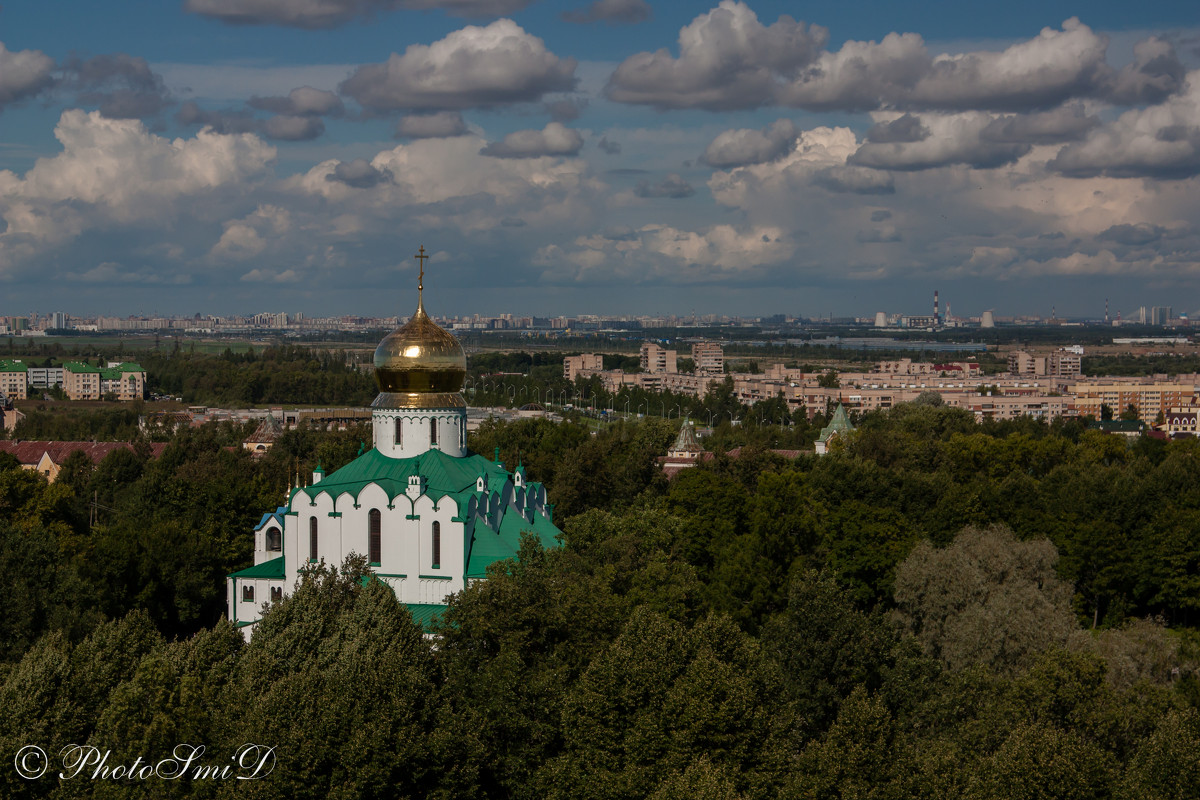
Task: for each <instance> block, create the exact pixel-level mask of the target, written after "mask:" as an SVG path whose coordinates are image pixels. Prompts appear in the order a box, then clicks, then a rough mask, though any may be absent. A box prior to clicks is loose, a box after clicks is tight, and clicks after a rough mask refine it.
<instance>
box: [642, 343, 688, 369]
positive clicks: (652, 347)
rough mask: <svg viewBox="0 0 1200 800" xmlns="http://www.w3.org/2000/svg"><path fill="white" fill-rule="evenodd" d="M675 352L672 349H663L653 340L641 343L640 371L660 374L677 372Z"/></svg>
mask: <svg viewBox="0 0 1200 800" xmlns="http://www.w3.org/2000/svg"><path fill="white" fill-rule="evenodd" d="M676 359H677V354H676V352H675V351H674V350H664V349H663V348H662V347H659V346H658V345H657V344H655V343H654V342H643V343H642V361H641V367H642V372H647V373H650V374H651V375H661V374H663V373H667V372H678V371H679V368H678V365H677V363H676Z"/></svg>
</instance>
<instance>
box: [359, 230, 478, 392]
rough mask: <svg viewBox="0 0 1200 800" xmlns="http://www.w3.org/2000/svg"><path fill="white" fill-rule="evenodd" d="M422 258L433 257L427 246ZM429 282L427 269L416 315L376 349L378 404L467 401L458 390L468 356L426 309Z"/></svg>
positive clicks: (460, 386) (419, 289)
mask: <svg viewBox="0 0 1200 800" xmlns="http://www.w3.org/2000/svg"><path fill="white" fill-rule="evenodd" d="M418 258H428V256H425V248H424V247H422V248H421V254H420V255H419V256H418ZM423 266H424V265H422V267H423ZM423 283H424V269H422V275H421V282H419V283H418V284H417V310H416V313H414V314H413V316H412V319H410V320H409V321H408V322H407V323H405V324H404V325H403V326H402V327H400V328H399V329H397V330H395V331H392V332H391V333H389V334H388V335H387V336H386V337H384V339H383V341H382V342H380V343H379V346H378V347H377V348H375V380H376V382H377V383H378V384H379V391H380V392H381V394H380V395H379V397H377V398H376V400H375V403H374V404H373V405H376V406H380V405H386V406H391V407H397V406H398V407H409V408H411V407H420V408H426V407H430V406H461V405H463V401H462V398H461V397H460V396H458V393H459V392H461V391H462V387H463V381H464V380H465V379H466V377H467V356H466V354H465V353H464V352H463V349H462V345H460V344H459V343H458V339H456V338H454V336H453V335H451V334H450V333H449V332H447V331H445V330H443V329H442V328H441V327H439V326H438V324H437V323H436V322H434V321H433V320H432V319H430V318H429V315H428V314H426V313H425V303H424V300H423V299H422V297H421V294H422V291H423V285H422V284H423ZM434 395H436V397H435V396H434Z"/></svg>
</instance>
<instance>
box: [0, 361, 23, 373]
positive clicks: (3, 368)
mask: <svg viewBox="0 0 1200 800" xmlns="http://www.w3.org/2000/svg"><path fill="white" fill-rule="evenodd" d="M28 369H29V367H27V366H25V365H24V364H23V363H21V362H20V361H0V372H25V371H27V370H28Z"/></svg>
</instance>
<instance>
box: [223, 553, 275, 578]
mask: <svg viewBox="0 0 1200 800" xmlns="http://www.w3.org/2000/svg"><path fill="white" fill-rule="evenodd" d="M228 577H230V578H267V579H273V580H280V581H281V580H283V578H284V575H283V556H280V557H279V558H273V559H271V560H270V561H264V562H262V563H261V564H255V565H254V566H253V567H246V568H245V569H239V570H238V571H237V572H232V573H230V574H229V576H228Z"/></svg>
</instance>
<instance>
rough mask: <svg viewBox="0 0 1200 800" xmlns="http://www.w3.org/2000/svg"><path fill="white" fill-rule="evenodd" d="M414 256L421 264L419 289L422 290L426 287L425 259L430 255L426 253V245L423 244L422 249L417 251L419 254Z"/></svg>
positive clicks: (418, 280) (418, 277)
mask: <svg viewBox="0 0 1200 800" xmlns="http://www.w3.org/2000/svg"><path fill="white" fill-rule="evenodd" d="M413 258H415V259H416V260H417V263H418V264H420V265H421V274H420V275H418V276H417V291H418V292H420V291H421V290H422V289H424V288H425V287H424V283H425V259H427V258H429V256H427V255H426V254H425V245H421V249H420V250H418V251H417V254H416V255H415V256H413Z"/></svg>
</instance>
